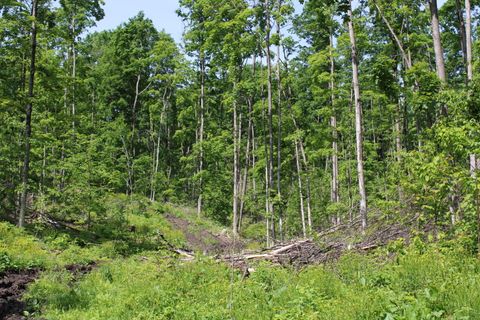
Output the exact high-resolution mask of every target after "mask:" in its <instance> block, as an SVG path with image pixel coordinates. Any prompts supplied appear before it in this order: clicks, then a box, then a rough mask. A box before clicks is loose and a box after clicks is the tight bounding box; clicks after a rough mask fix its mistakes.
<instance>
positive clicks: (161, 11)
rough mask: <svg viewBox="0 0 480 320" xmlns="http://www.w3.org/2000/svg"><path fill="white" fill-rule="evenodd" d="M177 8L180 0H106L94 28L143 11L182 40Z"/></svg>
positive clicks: (111, 25) (115, 23)
mask: <svg viewBox="0 0 480 320" xmlns="http://www.w3.org/2000/svg"><path fill="white" fill-rule="evenodd" d="M295 2H297V1H295ZM298 6H299V5H298ZM177 9H178V0H105V6H104V10H105V18H103V20H102V21H99V22H97V26H96V27H94V28H93V29H92V30H93V31H101V30H109V29H114V28H115V27H117V26H118V25H120V24H121V23H123V22H126V21H128V19H129V18H131V17H133V16H135V15H136V14H137V13H138V12H140V11H143V12H144V13H145V15H146V16H147V17H148V18H150V19H151V20H152V21H153V23H154V24H155V26H156V27H157V29H158V30H165V31H166V32H167V33H169V34H171V35H172V36H173V38H174V39H175V41H177V42H181V39H182V32H183V22H182V20H181V19H180V18H179V17H178V16H177V14H176V12H175V11H176V10H177Z"/></svg>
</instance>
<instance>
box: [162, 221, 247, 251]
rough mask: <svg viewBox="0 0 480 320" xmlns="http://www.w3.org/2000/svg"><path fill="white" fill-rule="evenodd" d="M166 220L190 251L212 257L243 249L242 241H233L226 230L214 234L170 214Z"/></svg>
mask: <svg viewBox="0 0 480 320" xmlns="http://www.w3.org/2000/svg"><path fill="white" fill-rule="evenodd" d="M166 218H167V220H168V221H169V222H170V223H171V225H172V227H173V228H174V229H176V230H179V231H181V232H182V233H183V235H184V236H185V239H186V241H187V246H188V249H189V250H190V251H194V252H200V253H202V254H203V255H207V256H212V255H218V254H228V253H230V252H232V250H234V252H239V251H241V250H242V249H243V247H244V243H243V241H242V240H240V239H233V237H232V236H231V235H229V234H228V233H227V232H226V230H221V231H220V232H219V233H216V232H213V231H212V230H209V229H205V228H202V226H199V225H198V224H195V223H194V222H192V221H189V220H187V219H185V218H181V217H178V216H175V215H172V214H167V215H166Z"/></svg>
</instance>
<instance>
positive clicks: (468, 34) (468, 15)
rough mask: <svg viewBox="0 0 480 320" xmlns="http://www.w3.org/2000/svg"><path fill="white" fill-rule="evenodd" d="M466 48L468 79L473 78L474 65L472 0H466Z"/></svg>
mask: <svg viewBox="0 0 480 320" xmlns="http://www.w3.org/2000/svg"><path fill="white" fill-rule="evenodd" d="M465 50H466V55H467V80H468V82H470V81H472V80H473V65H472V60H473V59H472V10H471V8H470V0H465Z"/></svg>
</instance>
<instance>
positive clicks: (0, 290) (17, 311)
mask: <svg viewBox="0 0 480 320" xmlns="http://www.w3.org/2000/svg"><path fill="white" fill-rule="evenodd" d="M38 274H39V271H38V270H24V271H7V272H5V273H3V274H0V319H3V320H19V319H25V317H23V311H24V310H25V308H26V305H25V303H24V302H23V301H21V298H22V295H23V293H24V292H25V290H26V289H27V286H28V284H29V283H31V282H33V281H35V279H36V278H37V277H38Z"/></svg>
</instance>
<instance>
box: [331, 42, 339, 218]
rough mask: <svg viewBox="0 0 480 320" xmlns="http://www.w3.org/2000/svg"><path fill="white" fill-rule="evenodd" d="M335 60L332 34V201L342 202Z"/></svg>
mask: <svg viewBox="0 0 480 320" xmlns="http://www.w3.org/2000/svg"><path fill="white" fill-rule="evenodd" d="M334 75H335V60H334V57H333V35H332V34H330V92H331V98H330V99H331V101H330V103H331V105H332V118H331V120H330V121H331V122H330V123H331V126H332V192H331V201H332V203H339V202H340V192H339V183H338V176H339V174H338V130H337V115H336V109H335V79H334ZM335 223H336V224H340V216H339V215H337V217H336V222H335Z"/></svg>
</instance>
